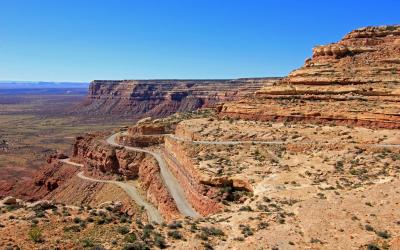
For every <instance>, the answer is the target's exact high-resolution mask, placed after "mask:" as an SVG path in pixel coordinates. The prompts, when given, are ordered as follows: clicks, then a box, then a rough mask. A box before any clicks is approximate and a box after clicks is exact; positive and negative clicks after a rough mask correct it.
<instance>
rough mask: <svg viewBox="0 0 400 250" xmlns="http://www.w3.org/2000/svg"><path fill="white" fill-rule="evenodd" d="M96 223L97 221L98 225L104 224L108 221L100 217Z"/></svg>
mask: <svg viewBox="0 0 400 250" xmlns="http://www.w3.org/2000/svg"><path fill="white" fill-rule="evenodd" d="M96 223H97V225H103V224H104V223H106V220H105V219H103V218H99V219H98V220H97V221H96Z"/></svg>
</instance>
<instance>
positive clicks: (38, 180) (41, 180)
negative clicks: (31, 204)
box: [1, 157, 77, 201]
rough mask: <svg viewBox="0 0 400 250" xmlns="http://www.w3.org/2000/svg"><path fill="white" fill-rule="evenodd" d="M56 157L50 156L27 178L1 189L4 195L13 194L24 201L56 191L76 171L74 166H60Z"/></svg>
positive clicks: (41, 197)
mask: <svg viewBox="0 0 400 250" xmlns="http://www.w3.org/2000/svg"><path fill="white" fill-rule="evenodd" d="M61 166H62V163H60V162H59V161H58V160H57V158H56V157H50V158H48V160H47V163H46V164H44V165H43V167H41V168H40V169H39V170H37V171H36V172H35V174H34V175H33V176H32V177H31V178H30V179H28V180H23V181H19V182H16V183H13V184H12V185H10V187H9V189H4V190H2V191H3V192H6V193H3V194H1V196H4V195H13V196H16V197H18V198H21V199H23V200H26V201H36V200H39V199H43V198H44V197H46V196H48V195H49V194H50V193H51V192H54V191H58V189H59V187H60V186H63V185H64V184H65V183H67V182H68V180H69V179H71V178H72V177H73V176H74V175H76V173H77V168H76V167H74V166H65V167H61Z"/></svg>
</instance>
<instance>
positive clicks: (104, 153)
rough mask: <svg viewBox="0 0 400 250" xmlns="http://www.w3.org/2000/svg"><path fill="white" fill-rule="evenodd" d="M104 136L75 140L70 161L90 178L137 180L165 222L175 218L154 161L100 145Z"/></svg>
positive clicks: (140, 155)
mask: <svg viewBox="0 0 400 250" xmlns="http://www.w3.org/2000/svg"><path fill="white" fill-rule="evenodd" d="M104 137H105V134H101V133H97V134H87V135H85V136H83V137H78V138H77V140H76V142H75V144H74V148H73V160H74V161H75V162H80V163H82V164H84V166H85V169H86V170H87V171H89V172H90V174H91V175H96V176H99V177H100V178H107V175H109V174H118V175H120V176H123V177H125V178H126V179H138V180H139V182H140V185H141V187H142V188H143V190H144V191H145V192H146V196H147V199H148V200H149V201H150V202H152V203H153V204H154V205H155V206H156V207H157V208H158V210H159V211H160V213H161V214H162V215H163V216H164V217H165V218H166V219H167V220H171V219H176V218H177V217H179V211H178V209H177V207H176V205H175V202H174V200H173V198H172V196H171V195H170V193H169V192H168V190H167V188H166V187H165V185H164V183H163V180H162V177H161V175H160V168H159V166H158V164H157V161H156V160H155V159H154V158H152V157H151V156H149V155H147V154H145V153H143V152H133V151H127V150H125V149H124V148H123V147H120V148H118V147H113V146H110V145H108V144H107V143H106V142H105V141H104Z"/></svg>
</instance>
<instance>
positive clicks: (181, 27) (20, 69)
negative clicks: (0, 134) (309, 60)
mask: <svg viewBox="0 0 400 250" xmlns="http://www.w3.org/2000/svg"><path fill="white" fill-rule="evenodd" d="M399 23H400V1H399V0H392V1H390V0H379V1H378V0H359V1H356V0H355V1H351V0H347V1H342V0H337V1H316V0H302V1H300V0H292V1H289V0H287V1H278V0H275V1H268V0H264V1H263V0H197V1H196V0H158V1H155V0H142V1H135V0H126V1H123V0H108V1H102V0H40V1H39V0H37V1H35V0H25V1H22V0H0V80H33V81H39V80H43V81H90V80H93V79H148V78H237V77H261V76H283V75H286V74H287V73H289V72H290V71H291V70H293V69H294V68H296V67H299V66H300V65H302V64H303V62H304V60H305V58H306V57H308V56H310V55H311V49H312V47H313V46H315V45H317V44H325V43H329V42H334V41H337V40H339V39H340V38H341V37H342V36H343V35H345V34H346V33H347V32H349V31H351V30H352V29H355V28H358V27H363V26H368V25H383V24H399Z"/></svg>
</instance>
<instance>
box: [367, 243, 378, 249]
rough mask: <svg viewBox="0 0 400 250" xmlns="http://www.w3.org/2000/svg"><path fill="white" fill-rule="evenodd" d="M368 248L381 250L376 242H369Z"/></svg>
mask: <svg viewBox="0 0 400 250" xmlns="http://www.w3.org/2000/svg"><path fill="white" fill-rule="evenodd" d="M367 249H368V250H380V248H379V247H378V246H377V245H376V244H374V243H371V244H368V245H367Z"/></svg>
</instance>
